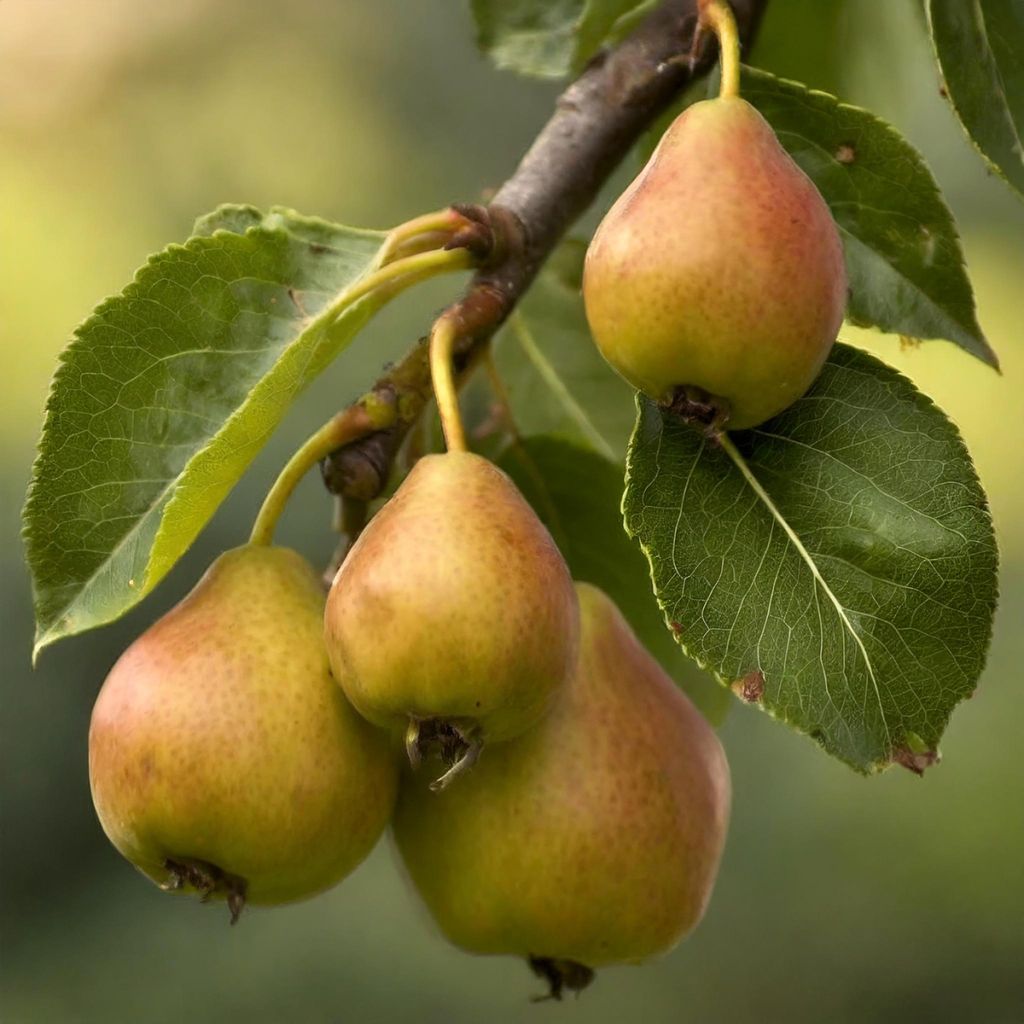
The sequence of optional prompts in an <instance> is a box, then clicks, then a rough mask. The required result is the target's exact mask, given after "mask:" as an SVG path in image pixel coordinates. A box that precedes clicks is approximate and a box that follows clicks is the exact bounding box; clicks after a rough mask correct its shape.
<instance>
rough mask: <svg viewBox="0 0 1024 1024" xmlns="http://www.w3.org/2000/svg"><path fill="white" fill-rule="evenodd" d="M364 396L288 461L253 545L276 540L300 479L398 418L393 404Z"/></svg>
mask: <svg viewBox="0 0 1024 1024" xmlns="http://www.w3.org/2000/svg"><path fill="white" fill-rule="evenodd" d="M370 399H371V396H364V397H363V399H361V400H360V401H359V403H357V404H356V405H352V406H349V408H347V409H344V410H343V411H342V412H339V413H338V414H337V415H336V416H333V417H331V419H330V420H328V421H327V422H326V423H325V424H324V425H323V426H322V427H321V428H320V429H319V430H318V431H317V432H316V433H315V434H313V435H312V436H311V437H309V438H308V440H307V441H306V442H305V444H303V445H302V447H301V448H299V450H298V451H297V452H296V453H295V454H294V455H293V456H292V457H291V458H290V459H289V460H288V462H287V463H286V464H285V467H284V469H282V470H281V472H280V474H278V477H277V479H276V480H275V481H274V484H273V486H272V487H271V488H270V490H269V491H268V492H267V496H266V498H264V499H263V504H262V505H261V506H260V510H259V512H258V513H257V514H256V520H255V522H254V523H253V527H252V533H251V534H250V535H249V543H250V544H260V545H267V544H270V543H272V542H273V539H274V529H275V528H276V526H277V521H278V519H280V518H281V513H282V512H283V511H284V506H285V505H286V504H287V502H288V499H289V498H290V497H291V496H292V493H293V492H294V490H295V488H296V487H297V486H298V484H299V481H300V480H301V479H302V478H303V477H304V476H305V475H306V473H308V472H309V470H311V469H312V468H313V467H314V466H315V465H316V464H317V463H318V462H320V461H321V460H322V459H324V458H326V457H327V456H328V455H330V454H331V452H333V451H336V450H337V449H338V448H342V447H344V446H345V445H346V444H351V443H352V442H353V441H357V440H358V439H359V438H361V437H363V436H365V435H366V434H368V433H370V432H371V431H374V430H383V429H385V428H386V427H388V426H390V425H391V423H393V422H394V419H395V409H394V405H393V404H391V403H386V402H381V401H380V400H378V399H377V397H376V395H373V396H372V401H371V400H370Z"/></svg>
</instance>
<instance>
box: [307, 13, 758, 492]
mask: <svg viewBox="0 0 1024 1024" xmlns="http://www.w3.org/2000/svg"><path fill="white" fill-rule="evenodd" d="M767 2H768V0H732V7H733V10H734V13H735V15H736V21H737V24H738V26H739V30H740V38H741V39H742V41H743V43H744V46H749V44H750V41H751V40H752V39H753V36H754V34H755V32H756V31H757V26H758V23H759V21H760V18H761V14H762V12H763V10H764V8H765V7H766V6H767ZM697 7H698V0H665V2H664V3H662V4H661V5H660V6H659V7H658V8H656V9H655V10H654V11H653V12H652V13H651V14H650V15H649V16H648V17H647V19H646V20H645V21H644V22H643V23H642V24H641V25H640V27H639V28H638V29H637V30H636V31H635V32H633V33H632V34H631V35H630V36H628V37H627V38H626V39H625V40H623V42H622V43H620V44H619V45H618V46H617V47H615V48H613V49H611V50H609V51H606V52H605V53H603V54H601V55H600V56H598V57H597V58H595V60H594V61H593V62H592V63H591V64H590V65H589V66H588V67H587V69H586V70H585V71H584V72H583V74H581V75H580V77H579V78H578V79H576V81H575V82H573V83H572V84H571V85H570V86H569V87H568V88H567V89H566V90H565V92H563V93H562V95H561V96H560V97H559V99H558V101H557V103H556V105H555V111H554V113H553V114H552V116H551V118H550V120H549V121H548V123H547V124H546V125H545V126H544V128H543V129H542V130H541V132H540V134H539V135H538V136H537V138H536V140H535V141H534V143H533V145H532V146H531V147H530V149H529V150H528V151H527V153H526V155H525V156H524V157H523V159H522V161H521V162H520V164H519V166H518V167H517V168H516V171H515V173H514V174H513V175H512V177H511V178H509V179H508V181H506V182H505V184H504V185H502V187H501V188H500V189H499V190H498V192H497V193H496V194H495V196H494V198H493V200H492V201H491V204H490V206H489V208H488V209H489V210H490V212H491V215H492V218H493V220H494V224H495V228H496V230H497V233H498V234H499V236H500V239H501V242H502V244H501V246H500V255H499V258H498V260H497V261H496V262H494V263H492V264H491V265H489V266H487V267H485V268H484V269H482V270H480V271H479V272H478V273H477V274H476V275H475V276H474V278H473V280H472V281H471V282H470V285H469V287H468V289H467V291H466V293H465V295H464V296H463V298H462V299H461V300H460V301H459V302H458V303H456V305H455V307H453V309H456V310H457V311H458V313H459V314H460V316H461V318H462V323H463V328H464V330H463V332H462V334H461V335H460V343H459V347H458V349H457V355H458V357H459V358H460V359H461V360H462V361H463V365H468V363H469V362H470V361H471V360H472V359H473V358H474V356H475V355H476V354H477V353H478V352H479V351H480V349H481V347H482V346H483V345H484V344H485V343H486V341H487V340H488V339H489V338H490V337H491V335H493V334H494V332H495V331H496V330H497V329H498V328H499V327H500V326H501V324H502V323H503V322H504V321H505V319H506V317H508V315H509V314H510V313H511V312H512V310H513V309H514V308H515V305H516V303H517V302H518V301H519V300H520V299H521V298H522V296H523V295H524V294H525V292H526V290H527V288H529V286H530V284H531V282H532V281H533V279H534V277H535V276H536V275H537V272H538V270H539V269H540V268H541V266H542V265H543V263H544V261H545V260H546V259H547V257H548V256H549V255H550V253H551V251H552V250H553V249H554V247H555V246H556V245H557V244H558V242H559V241H560V240H561V238H562V236H563V235H564V234H565V232H566V230H567V229H568V228H569V226H570V225H571V224H572V223H573V221H575V220H576V218H577V217H578V216H579V215H580V214H581V213H582V212H583V211H584V210H585V209H586V208H587V207H588V206H589V205H590V204H591V203H592V202H593V201H594V199H595V197H596V196H597V194H598V192H599V191H600V189H601V187H602V185H603V184H604V183H605V181H606V180H607V178H608V176H609V175H610V174H611V173H612V171H614V170H615V168H616V167H617V166H618V164H619V163H620V162H621V161H622V159H623V158H624V157H625V156H626V155H627V154H628V152H629V151H630V149H631V148H632V147H633V145H634V144H635V143H636V141H637V140H638V139H639V138H640V136H641V135H642V134H643V132H644V131H645V130H646V129H647V128H648V126H649V125H650V124H651V123H652V122H653V121H654V119H655V118H656V117H657V116H658V115H659V114H661V113H662V111H664V110H665V108H666V107H667V106H668V105H669V104H670V103H671V102H672V100H673V99H674V98H675V97H676V96H677V95H678V94H679V92H680V91H681V90H682V89H683V88H685V87H686V86H687V85H689V84H690V82H692V81H693V80H694V79H695V78H697V77H699V76H700V75H702V74H704V73H705V72H706V71H707V70H708V69H709V68H710V67H711V66H712V65H713V63H714V61H715V58H716V49H715V46H714V42H713V38H712V37H710V36H709V37H708V38H707V40H706V42H707V44H708V45H704V46H703V47H702V49H701V50H699V52H698V53H697V55H696V59H695V60H693V61H692V62H691V60H690V59H689V55H690V53H691V51H692V50H693V47H694V33H695V31H696V28H697ZM430 395H431V388H430V369H429V365H428V360H427V351H426V344H425V341H424V340H423V339H421V341H420V343H419V344H418V345H417V346H416V347H415V348H414V349H413V350H412V351H411V352H409V353H408V354H407V355H406V356H405V357H404V358H403V359H402V360H401V361H400V362H399V363H397V364H396V365H395V366H393V367H391V368H390V369H389V370H388V371H386V372H385V373H384V375H383V376H382V377H381V378H380V379H379V380H378V381H377V382H376V384H374V386H373V388H372V389H371V391H370V392H369V393H368V395H366V396H364V397H363V398H362V399H360V400H359V403H362V402H365V401H382V400H383V401H387V402H393V403H394V404H395V408H396V409H398V410H399V414H398V416H397V419H396V421H395V423H394V424H393V425H392V426H391V427H389V428H388V429H387V430H383V431H379V432H377V433H374V434H370V435H368V436H366V437H364V438H362V439H360V440H359V441H356V442H353V443H352V444H350V445H348V446H346V447H345V448H342V449H340V450H339V451H337V452H335V453H334V454H333V455H331V456H330V457H329V458H328V459H326V460H325V461H324V463H323V466H322V468H323V476H324V482H325V484H326V486H327V488H328V490H330V491H332V492H333V493H335V494H339V495H342V496H350V497H354V498H358V499H359V500H362V501H366V500H370V499H372V498H374V497H376V496H377V495H378V494H379V493H380V492H381V491H382V490H383V488H384V486H385V484H386V483H387V478H388V474H389V472H390V468H391V464H392V462H393V460H394V457H395V454H396V452H397V451H398V448H399V446H400V445H401V443H402V441H403V439H404V438H405V436H406V434H407V433H408V431H409V429H410V428H411V427H412V425H413V424H414V423H415V422H416V421H417V419H418V418H419V416H420V414H421V413H422V411H423V409H424V406H425V405H426V403H427V402H428V401H429V399H430ZM359 403H356V404H357V405H358V404H359Z"/></svg>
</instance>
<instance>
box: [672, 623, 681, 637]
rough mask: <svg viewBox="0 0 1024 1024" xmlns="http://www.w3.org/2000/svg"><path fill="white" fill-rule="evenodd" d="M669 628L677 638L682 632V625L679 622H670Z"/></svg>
mask: <svg viewBox="0 0 1024 1024" xmlns="http://www.w3.org/2000/svg"><path fill="white" fill-rule="evenodd" d="M669 628H670V629H671V630H672V632H673V633H675V635H676V636H679V635H680V633H682V631H683V624H682V623H681V622H670V623H669Z"/></svg>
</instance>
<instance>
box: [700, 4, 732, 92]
mask: <svg viewBox="0 0 1024 1024" xmlns="http://www.w3.org/2000/svg"><path fill="white" fill-rule="evenodd" d="M700 20H701V24H702V25H704V26H707V27H708V28H710V29H711V31H712V32H714V33H715V36H716V37H717V39H718V59H719V61H720V62H721V65H722V82H721V85H720V86H719V88H718V95H719V98H721V99H727V98H730V97H734V96H739V94H740V35H739V31H738V30H737V28H736V19H735V17H734V16H733V13H732V8H731V7H730V6H729V3H728V0H701V4H700Z"/></svg>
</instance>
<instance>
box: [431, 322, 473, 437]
mask: <svg viewBox="0 0 1024 1024" xmlns="http://www.w3.org/2000/svg"><path fill="white" fill-rule="evenodd" d="M458 337H459V330H458V321H457V317H456V315H455V314H453V313H452V312H448V313H445V314H443V315H442V316H441V317H439V318H438V320H437V322H436V323H435V324H434V328H433V330H432V331H431V332H430V379H431V381H432V383H433V385H434V397H435V398H436V399H437V411H438V413H439V415H440V417H441V428H442V429H443V430H444V440H445V444H446V445H447V446H448V451H450V452H464V451H467V450H468V446H467V444H466V431H465V428H464V427H463V425H462V415H461V413H460V412H459V392H458V389H457V388H456V387H455V372H454V367H453V366H452V356H453V353H454V349H455V342H456V341H457V340H458Z"/></svg>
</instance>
